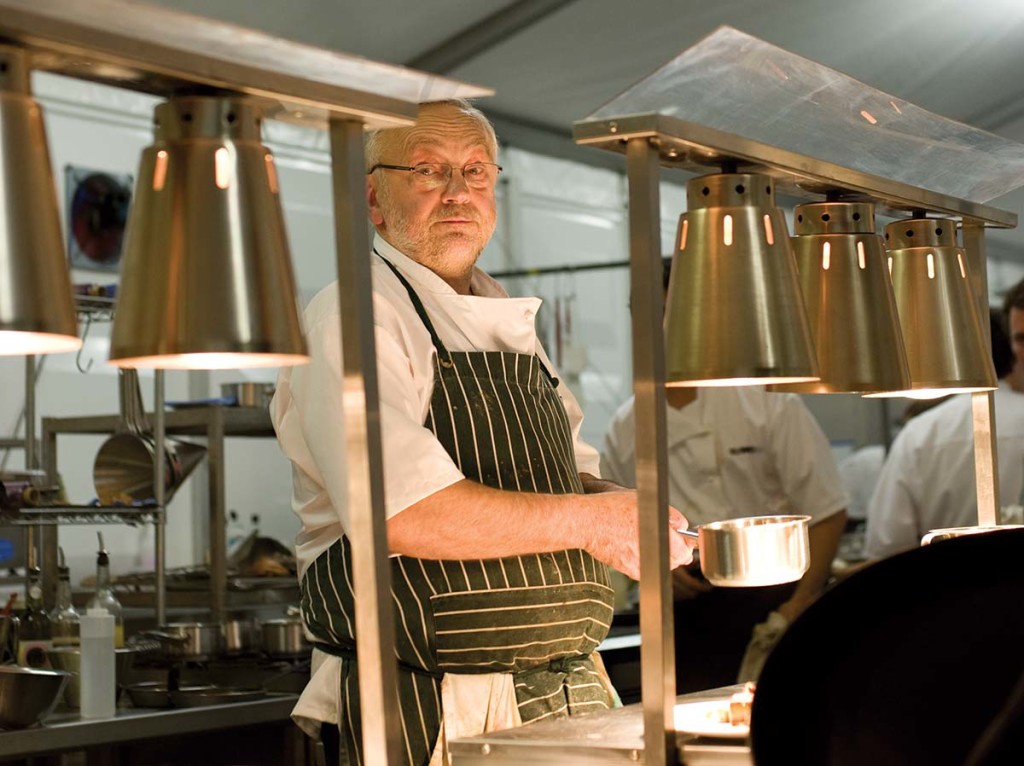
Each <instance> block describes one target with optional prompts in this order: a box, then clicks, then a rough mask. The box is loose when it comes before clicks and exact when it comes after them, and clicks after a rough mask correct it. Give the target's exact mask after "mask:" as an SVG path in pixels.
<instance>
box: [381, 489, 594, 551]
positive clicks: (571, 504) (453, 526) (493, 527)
mask: <svg viewBox="0 0 1024 766" xmlns="http://www.w3.org/2000/svg"><path fill="white" fill-rule="evenodd" d="M582 500H583V498H582V497H581V496H580V495H548V494H533V493H526V492H506V491H503V490H499V489H492V488H491V487H487V486H484V485H483V484H478V483H477V482H474V481H469V480H468V479H467V480H463V481H460V482H458V483H456V484H453V485H451V486H449V487H446V488H445V489H442V490H441V491H439V492H435V493H434V494H433V495H430V496H429V497H426V498H424V499H423V500H421V501H419V502H418V503H416V504H415V505H412V506H410V507H409V508H406V509H405V510H404V511H402V512H401V513H399V514H398V515H396V516H394V517H393V518H391V519H390V520H389V521H388V525H387V526H388V547H389V548H390V549H391V552H392V553H401V554H403V555H406V556H415V557H417V558H424V559H450V560H458V559H481V558H484V559H486V558H499V557H502V556H516V555H521V554H528V553H544V552H547V551H557V550H562V549H564V548H582V547H585V546H586V544H587V538H586V529H585V527H584V526H581V522H582V521H583V519H584V518H585V517H586V515H587V514H586V511H585V509H583V508H581V507H580V502H581V501H582Z"/></svg>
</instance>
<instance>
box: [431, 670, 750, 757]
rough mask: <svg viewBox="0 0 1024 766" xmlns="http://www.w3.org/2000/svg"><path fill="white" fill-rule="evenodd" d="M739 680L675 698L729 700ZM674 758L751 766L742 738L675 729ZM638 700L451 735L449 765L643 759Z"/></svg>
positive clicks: (641, 715)
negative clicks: (475, 733)
mask: <svg viewBox="0 0 1024 766" xmlns="http://www.w3.org/2000/svg"><path fill="white" fill-rule="evenodd" d="M742 688H743V686H742V684H737V685H734V686H726V687H723V688H721V689H708V690H707V691H703V692H696V693H693V694H684V695H681V696H679V697H678V698H677V699H676V702H677V703H678V702H697V701H703V700H712V699H725V700H727V699H729V697H730V696H731V695H732V694H734V693H735V692H737V691H739V690H740V689H742ZM677 736H678V742H677V748H676V752H677V757H678V762H679V763H680V764H685V766H711V765H715V766H752V764H753V762H754V761H753V756H752V754H751V750H750V746H749V744H748V743H747V742H745V741H742V740H736V741H735V743H733V742H723V741H718V740H705V739H700V738H696V737H693V736H691V735H688V734H683V733H680V734H678V735H677ZM643 746H644V744H643V710H642V708H641V706H640V705H638V704H636V705H627V706H626V707H621V708H616V709H614V710H606V711H602V712H599V713H593V714H591V715H585V716H580V717H578V718H568V719H566V718H562V719H557V720H553V719H548V720H545V721H537V722H535V723H530V724H527V725H525V726H521V727H519V728H515V729H506V730H504V731H496V732H491V733H490V734H482V735H480V736H478V737H469V738H465V739H457V740H455V741H453V742H451V743H450V744H449V747H450V749H451V754H452V763H453V764H454V766H512V765H513V764H515V765H516V766H518V765H519V764H522V766H577V765H579V766H583V765H584V764H603V763H608V764H614V763H621V764H629V763H640V762H642V761H643Z"/></svg>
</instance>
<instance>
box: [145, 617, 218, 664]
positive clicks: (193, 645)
mask: <svg viewBox="0 0 1024 766" xmlns="http://www.w3.org/2000/svg"><path fill="white" fill-rule="evenodd" d="M140 635H142V636H143V637H145V638H155V639H156V640H158V641H159V642H160V646H161V652H162V654H163V656H164V657H165V658H166V659H169V660H194V661H206V660H212V659H214V658H216V657H217V656H218V655H220V654H221V652H222V651H223V649H224V628H223V626H222V625H221V623H219V622H172V623H168V624H166V625H161V626H160V628H159V629H158V630H146V631H142V633H141V634H140Z"/></svg>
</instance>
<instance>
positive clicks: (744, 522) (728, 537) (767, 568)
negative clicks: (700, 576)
mask: <svg viewBox="0 0 1024 766" xmlns="http://www.w3.org/2000/svg"><path fill="white" fill-rule="evenodd" d="M810 520H811V517H810V516H751V517H748V518H741V519H727V520H725V521H713V522H711V523H709V524H701V525H700V526H698V527H697V528H696V530H691V529H684V530H676V531H677V532H679V533H680V534H682V535H685V536H687V537H692V538H695V539H697V540H698V547H699V549H700V570H701V572H703V573H704V577H706V578H707V580H708V582H710V583H711V584H712V585H719V586H725V587H734V588H735V587H753V586H763V585H778V584H780V583H786V582H794V581H795V580H799V579H800V578H801V577H803V576H804V572H806V571H807V567H808V566H810V561H811V547H810V539H809V537H808V522H810Z"/></svg>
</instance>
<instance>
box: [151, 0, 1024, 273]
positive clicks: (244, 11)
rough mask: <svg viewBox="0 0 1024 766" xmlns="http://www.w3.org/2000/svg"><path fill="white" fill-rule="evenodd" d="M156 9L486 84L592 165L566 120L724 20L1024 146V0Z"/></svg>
mask: <svg viewBox="0 0 1024 766" xmlns="http://www.w3.org/2000/svg"><path fill="white" fill-rule="evenodd" d="M157 1H158V2H159V4H161V5H165V6H168V7H173V8H177V9H179V10H183V11H188V12H192V13H197V14H201V15H205V16H210V17H214V18H219V19H222V20H226V21H231V22H234V23H238V24H241V25H243V26H250V27H255V28H258V29H263V30H266V31H269V32H271V33H274V34H277V35H281V36H283V37H288V38H291V39H294V40H299V41H302V42H308V43H311V44H314V45H319V46H322V47H328V48H335V49H338V50H342V51H345V52H348V53H355V54H358V55H363V56H367V57H369V58H372V59H377V60H381V61H387V62H392V63H397V64H405V65H408V66H413V67H416V68H420V69H425V70H430V71H437V72H439V73H443V74H445V75H447V76H450V77H454V78H456V79H460V80H465V81H467V82H472V83H476V84H479V85H485V86H488V87H492V88H494V89H495V90H496V91H497V95H496V96H494V97H493V98H492V99H488V100H487V101H486V102H482V103H481V104H480V106H481V107H482V108H483V109H484V110H485V111H487V112H488V113H489V114H491V115H492V117H494V118H495V119H496V122H497V124H498V127H499V133H500V134H501V136H502V138H503V139H504V140H506V141H508V142H510V143H512V144H515V145H519V146H523V147H525V148H531V149H535V150H540V151H545V152H547V153H552V154H557V155H560V156H563V157H570V158H574V159H578V160H581V161H585V162H586V161H590V162H594V163H597V164H605V165H608V164H609V163H611V164H613V165H614V166H616V167H621V159H619V158H617V157H614V156H611V155H608V156H605V155H606V154H607V153H605V152H600V151H598V150H592V149H583V148H580V147H576V146H575V145H574V144H572V142H571V140H570V138H569V136H570V133H571V130H572V123H573V122H574V121H576V120H580V119H582V118H584V117H586V116H587V115H588V114H590V113H591V112H592V111H594V110H595V109H597V108H598V107H599V106H601V105H602V104H603V103H605V102H606V101H608V100H609V99H611V98H612V97H614V96H616V95H617V94H619V93H620V92H622V91H623V90H625V89H626V88H628V87H629V86H630V85H632V84H633V83H635V82H636V81H637V80H639V79H641V78H643V77H644V76H646V75H647V74H649V73H650V72H652V71H653V70H655V69H656V68H658V67H659V66H661V65H662V64H664V63H665V62H666V61H668V60H669V59H671V58H672V57H674V56H675V55H676V54H677V53H679V52H680V51H682V50H683V49H685V48H687V47H689V46H690V45H692V44H693V43H695V42H696V41H697V40H699V39H700V38H702V37H704V36H705V35H706V34H708V33H709V32H711V31H712V30H714V29H715V28H716V27H718V26H719V25H721V24H728V25H730V26H733V27H736V28H737V29H740V30H742V31H743V32H746V33H748V34H751V35H754V36H756V37H760V38H762V39H764V40H766V41H767V42H770V43H772V44H774V45H778V46H780V47H782V48H786V49H788V50H790V51H793V52H794V53H797V54H800V55H802V56H806V57H807V58H810V59H813V60H815V61H818V62H820V63H822V64H826V65H828V66H831V67H833V68H835V69H838V70H840V71H842V72H844V73H846V74H848V75H850V76H852V77H855V78H856V79H858V80H861V81H863V82H865V83H868V84H870V85H872V86H874V87H876V88H878V89H880V90H883V91H886V92H888V93H890V94H892V95H894V96H898V97H900V98H902V99H906V100H907V101H910V102H912V103H914V104H916V105H918V106H920V107H923V108H925V109H928V110H930V111H933V112H935V113H937V114H941V115H944V116H946V117H949V118H952V119H954V120H958V121H961V122H966V123H968V124H970V125H973V126H975V127H979V128H983V129H985V130H989V131H992V132H994V133H997V134H999V135H1002V136H1005V137H1007V138H1010V139H1013V140H1017V141H1021V142H1024V77H1022V76H1021V73H1022V72H1024V46H1022V45H1021V44H1020V40H1022V39H1024V2H1020V0H972V2H964V1H963V0H900V1H899V2H892V0H860V2H857V3H851V2H844V0H773V1H772V2H763V1H759V0H717V2H714V3H708V2H698V1H697V0H636V2H631V3H624V2H621V0H488V1H487V2H480V0H428V1H427V2H422V1H420V0H348V1H347V2H338V0H288V2H242V0H157ZM1022 202H1024V193H1011V194H1010V195H1008V196H1007V197H1004V198H999V199H996V200H993V201H992V202H991V204H993V205H995V206H997V207H1003V208H1006V209H1010V210H1014V211H1020V209H1021V208H1022V207H1024V205H1022V204H1021V203H1022ZM1019 232H1021V229H1018V230H1017V231H1016V232H1014V235H1013V236H1007V235H1006V234H1005V233H997V236H996V237H993V238H992V239H993V240H995V242H994V243H993V244H995V245H997V246H998V247H999V248H1000V249H1002V250H1008V249H1009V247H1008V245H1009V243H1010V242H1013V241H1018V240H1019V241H1020V242H1021V243H1022V246H1021V247H1020V248H1019V249H1020V250H1021V253H1022V255H1021V256H1020V257H1019V259H1020V260H1024V234H1020V233H1019ZM1014 249H1017V248H1015V247H1014ZM999 254H1000V255H1002V256H1004V257H1012V253H1010V252H1005V253H1002V252H1001V253H999Z"/></svg>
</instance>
